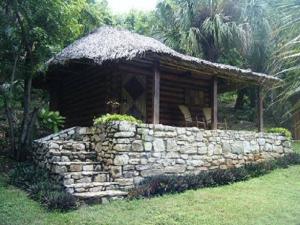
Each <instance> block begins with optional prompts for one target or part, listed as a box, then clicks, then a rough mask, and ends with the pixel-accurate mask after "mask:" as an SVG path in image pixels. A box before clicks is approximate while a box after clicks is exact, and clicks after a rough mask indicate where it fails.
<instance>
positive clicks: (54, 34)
mask: <svg viewBox="0 0 300 225" xmlns="http://www.w3.org/2000/svg"><path fill="white" fill-rule="evenodd" d="M93 6H94V3H92V2H90V3H89V2H87V1H86V0H74V1H61V0H51V1H48V0H27V1H22V0H4V1H2V2H1V3H0V24H1V30H0V34H1V36H0V40H1V44H0V45H1V46H0V48H1V52H0V59H1V64H0V74H1V77H3V79H4V81H6V82H4V84H2V87H1V93H2V96H3V98H4V106H5V112H6V116H7V120H8V123H9V127H10V129H9V130H10V132H9V133H10V142H11V148H12V152H14V156H15V158H16V159H17V160H25V159H26V155H27V152H28V151H29V150H30V148H31V142H32V135H33V129H34V125H35V122H36V119H37V113H38V110H39V107H38V106H36V105H35V104H33V103H34V102H32V81H33V77H34V75H35V74H36V73H37V72H38V71H41V70H43V69H44V66H45V64H44V63H45V61H46V60H47V59H49V58H50V57H51V56H52V55H53V54H54V53H56V52H57V51H59V50H60V49H61V48H62V47H63V46H65V45H67V44H69V43H71V42H72V41H74V40H75V39H77V38H78V37H79V36H81V35H83V34H84V32H87V31H90V30H91V29H92V27H93V26H98V25H100V24H102V23H103V21H105V20H100V17H101V14H98V13H97V14H95V15H94V14H91V9H92V8H93ZM87 14H88V15H89V16H88V17H87ZM105 15H106V14H105ZM91 20H92V21H93V23H91ZM17 86H18V87H21V90H22V94H21V97H22V100H21V101H20V102H21V106H22V114H23V115H22V117H21V120H20V122H18V121H17V120H16V119H15V118H14V115H15V114H16V112H15V106H16V104H15V103H14V102H13V100H14V99H17V98H18V96H17V92H16V89H17Z"/></svg>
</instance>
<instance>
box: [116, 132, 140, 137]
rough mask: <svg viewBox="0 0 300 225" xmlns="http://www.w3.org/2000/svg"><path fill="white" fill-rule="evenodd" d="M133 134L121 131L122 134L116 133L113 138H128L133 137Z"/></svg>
mask: <svg viewBox="0 0 300 225" xmlns="http://www.w3.org/2000/svg"><path fill="white" fill-rule="evenodd" d="M134 136H135V133H134V132H131V131H122V132H117V133H115V134H114V137H115V138H130V137H134Z"/></svg>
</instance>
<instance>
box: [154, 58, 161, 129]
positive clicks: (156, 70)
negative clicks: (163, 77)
mask: <svg viewBox="0 0 300 225" xmlns="http://www.w3.org/2000/svg"><path fill="white" fill-rule="evenodd" d="M152 94H153V99H152V105H153V119H152V123H153V124H159V102H160V71H159V63H158V62H155V63H154V78H153V92H152Z"/></svg>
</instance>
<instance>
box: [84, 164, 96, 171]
mask: <svg viewBox="0 0 300 225" xmlns="http://www.w3.org/2000/svg"><path fill="white" fill-rule="evenodd" d="M82 170H83V171H93V170H94V166H93V165H83V166H82Z"/></svg>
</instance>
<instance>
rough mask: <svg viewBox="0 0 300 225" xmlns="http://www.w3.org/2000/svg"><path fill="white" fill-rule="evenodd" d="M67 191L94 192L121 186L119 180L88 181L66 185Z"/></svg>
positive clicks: (73, 192)
mask: <svg viewBox="0 0 300 225" xmlns="http://www.w3.org/2000/svg"><path fill="white" fill-rule="evenodd" d="M65 187H66V190H67V192H69V193H72V194H76V193H83V192H85V193H93V192H102V191H108V190H116V189H118V188H119V184H118V183H117V182H88V183H77V184H70V185H65Z"/></svg>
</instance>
